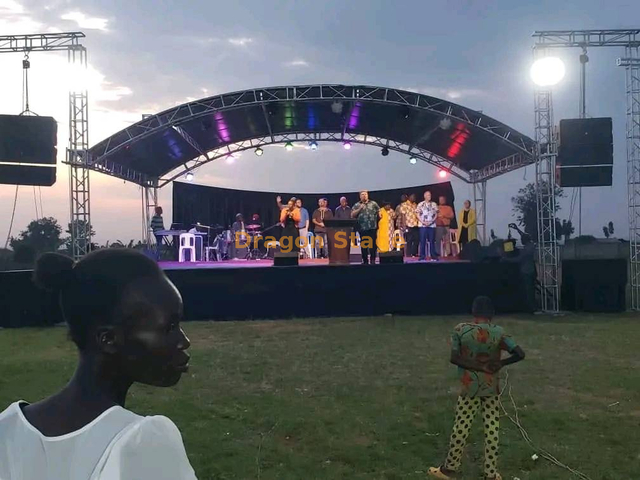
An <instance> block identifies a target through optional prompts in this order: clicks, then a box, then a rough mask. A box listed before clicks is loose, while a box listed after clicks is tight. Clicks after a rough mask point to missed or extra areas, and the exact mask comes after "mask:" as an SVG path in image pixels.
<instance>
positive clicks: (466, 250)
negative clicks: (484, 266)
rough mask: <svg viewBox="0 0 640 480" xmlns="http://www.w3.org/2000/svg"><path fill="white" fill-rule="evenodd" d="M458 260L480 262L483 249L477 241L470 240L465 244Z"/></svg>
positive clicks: (482, 256)
mask: <svg viewBox="0 0 640 480" xmlns="http://www.w3.org/2000/svg"><path fill="white" fill-rule="evenodd" d="M459 258H460V260H466V261H469V262H474V263H477V262H480V261H482V259H483V258H484V249H483V247H482V244H481V243H480V241H479V240H471V241H470V242H469V243H467V244H466V245H465V246H464V247H463V248H462V251H461V252H460V255H459Z"/></svg>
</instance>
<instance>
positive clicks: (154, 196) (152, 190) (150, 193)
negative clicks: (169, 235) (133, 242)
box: [142, 186, 158, 249]
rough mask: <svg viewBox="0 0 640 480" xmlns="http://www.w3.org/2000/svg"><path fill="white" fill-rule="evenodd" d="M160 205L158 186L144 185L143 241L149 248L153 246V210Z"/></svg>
mask: <svg viewBox="0 0 640 480" xmlns="http://www.w3.org/2000/svg"><path fill="white" fill-rule="evenodd" d="M157 206H158V188H157V187H156V186H153V187H147V186H144V187H142V241H143V242H145V243H146V244H147V248H149V249H151V247H152V246H153V241H152V237H153V235H152V232H151V217H152V216H153V210H154V209H155V208H156V207H157Z"/></svg>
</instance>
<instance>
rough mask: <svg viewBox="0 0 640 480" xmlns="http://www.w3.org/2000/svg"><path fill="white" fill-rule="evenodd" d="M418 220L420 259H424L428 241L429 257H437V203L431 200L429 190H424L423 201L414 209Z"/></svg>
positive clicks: (434, 258) (433, 258)
mask: <svg viewBox="0 0 640 480" xmlns="http://www.w3.org/2000/svg"><path fill="white" fill-rule="evenodd" d="M416 213H417V214H418V220H419V222H420V260H426V258H427V254H426V247H427V243H429V257H431V259H432V260H436V259H437V253H436V218H438V205H436V203H435V202H432V201H431V192H430V191H429V190H427V191H426V192H424V201H423V202H420V203H419V204H418V208H417V209H416Z"/></svg>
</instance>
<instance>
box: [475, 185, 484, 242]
mask: <svg viewBox="0 0 640 480" xmlns="http://www.w3.org/2000/svg"><path fill="white" fill-rule="evenodd" d="M473 208H475V210H476V230H477V232H478V240H480V243H482V245H486V244H487V181H486V180H482V181H479V182H474V183H473Z"/></svg>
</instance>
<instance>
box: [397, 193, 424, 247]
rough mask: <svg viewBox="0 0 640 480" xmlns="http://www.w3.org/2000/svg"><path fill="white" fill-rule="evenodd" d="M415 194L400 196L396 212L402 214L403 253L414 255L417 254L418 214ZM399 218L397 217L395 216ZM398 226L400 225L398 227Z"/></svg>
mask: <svg viewBox="0 0 640 480" xmlns="http://www.w3.org/2000/svg"><path fill="white" fill-rule="evenodd" d="M416 207H417V206H416V196H415V195H414V194H413V193H412V194H411V195H410V196H409V197H408V198H407V196H406V195H403V196H402V203H401V204H400V205H398V209H397V210H398V212H396V213H399V214H400V215H401V216H402V219H403V220H402V224H403V229H402V233H403V235H404V239H405V240H406V242H407V243H406V246H405V255H406V256H407V257H415V256H416V255H417V254H418V224H419V221H418V214H417V213H416ZM396 218H399V217H396ZM398 228H400V227H398Z"/></svg>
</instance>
